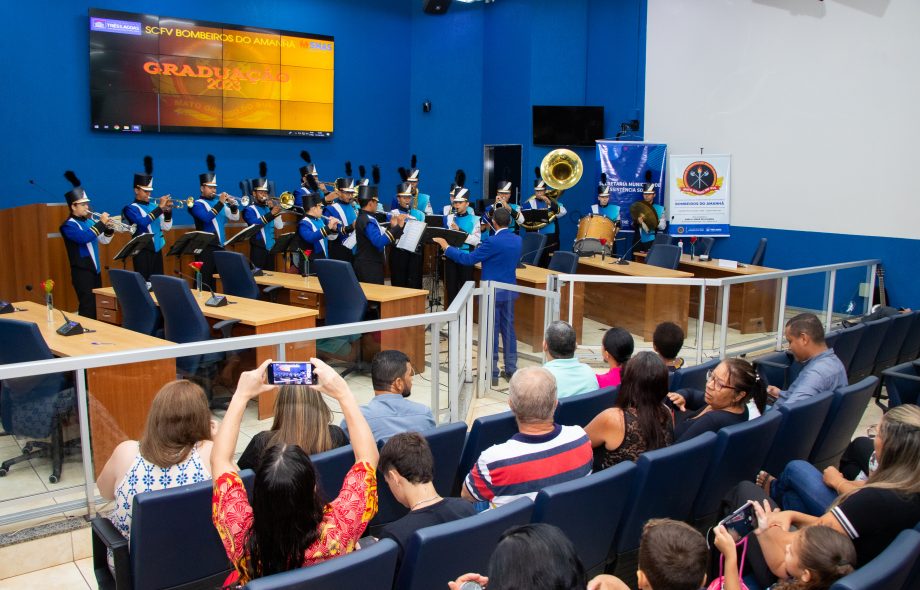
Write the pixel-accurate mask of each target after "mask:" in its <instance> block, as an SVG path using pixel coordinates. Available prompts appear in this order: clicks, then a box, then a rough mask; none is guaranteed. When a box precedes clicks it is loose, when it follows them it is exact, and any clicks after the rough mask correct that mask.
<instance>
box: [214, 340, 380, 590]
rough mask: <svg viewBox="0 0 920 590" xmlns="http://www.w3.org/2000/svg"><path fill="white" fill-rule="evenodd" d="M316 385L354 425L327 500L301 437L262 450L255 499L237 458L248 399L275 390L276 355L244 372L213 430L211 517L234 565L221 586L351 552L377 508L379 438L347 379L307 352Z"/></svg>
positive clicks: (351, 424) (241, 583)
mask: <svg viewBox="0 0 920 590" xmlns="http://www.w3.org/2000/svg"><path fill="white" fill-rule="evenodd" d="M310 361H311V362H312V363H313V367H314V369H313V375H314V377H315V378H316V380H317V384H316V385H315V387H316V389H318V390H319V391H321V392H322V393H325V394H326V395H329V396H331V397H332V398H334V399H335V400H336V401H338V402H339V405H340V406H341V408H342V413H343V414H345V421H346V422H347V423H348V426H349V431H350V432H351V446H352V447H353V449H354V453H355V464H354V466H353V467H352V468H351V469H350V470H349V471H348V473H347V474H346V476H345V481H344V482H343V483H342V489H341V491H340V492H339V495H338V497H337V498H336V499H335V500H333V501H332V502H330V503H329V504H326V505H325V506H324V505H323V503H322V501H321V500H320V498H319V497H318V495H317V490H316V487H317V481H316V471H315V470H314V468H313V463H311V462H310V457H309V456H308V455H307V454H306V453H305V452H304V451H303V449H301V448H300V447H299V446H297V445H293V444H279V445H274V446H271V447H268V448H267V449H265V451H264V452H263V454H262V460H261V461H260V462H259V469H258V471H256V476H255V482H254V484H253V486H254V489H253V500H252V503H251V504H250V502H249V498H248V496H247V494H246V489H245V488H244V486H243V481H242V480H241V479H240V476H239V474H238V473H237V471H236V466H235V465H234V464H233V452H234V449H235V448H236V442H237V438H238V436H239V430H240V422H241V421H242V419H243V410H244V409H245V408H246V404H247V403H248V402H249V401H250V400H253V399H255V398H257V397H258V396H259V395H260V394H262V393H266V392H268V391H272V390H274V389H275V387H274V386H271V385H268V384H267V383H266V374H265V370H266V367H268V364H269V363H270V362H271V360H267V361H265V362H264V363H262V365H261V366H259V367H258V368H257V369H255V370H253V371H246V372H244V373H243V374H241V375H240V380H239V383H238V384H237V387H236V392H234V394H233V398H232V399H231V400H230V407H229V408H227V413H226V414H225V415H224V421H223V422H222V423H221V425H220V428H219V429H218V431H217V435H216V436H215V437H214V449H213V450H212V451H211V473H213V474H214V475H215V479H214V499H213V522H214V526H215V527H216V528H217V532H218V533H219V534H220V538H221V540H223V543H224V548H225V550H226V551H227V557H229V558H230V562H231V563H232V565H233V568H234V571H233V572H231V574H230V576H229V577H228V578H227V580H226V582H225V583H224V586H230V585H235V584H239V585H245V584H246V583H248V582H249V581H250V580H252V579H253V578H260V577H262V576H268V575H271V574H275V573H279V572H283V571H287V570H291V569H296V568H299V567H302V566H306V565H313V564H315V563H319V562H322V561H325V560H327V559H330V558H332V557H336V556H338V555H343V554H345V553H349V552H351V551H352V550H353V549H354V548H355V543H356V542H357V541H358V539H359V538H360V537H361V535H362V534H363V533H364V529H365V528H366V527H367V523H368V522H369V521H370V520H371V519H372V518H373V517H374V515H375V514H376V513H377V476H376V472H375V471H374V470H375V468H376V466H377V457H378V456H377V444H376V441H375V440H374V436H373V434H372V433H371V429H370V427H369V426H368V425H367V420H365V419H364V416H363V415H362V414H361V410H360V409H359V407H358V402H357V401H356V400H355V397H354V395H353V394H352V392H351V390H350V389H349V388H348V384H347V383H345V380H344V379H342V377H341V376H339V374H338V373H336V372H335V370H334V369H332V368H331V367H330V366H329V365H327V364H326V363H324V362H322V361H321V360H319V359H315V358H314V359H310Z"/></svg>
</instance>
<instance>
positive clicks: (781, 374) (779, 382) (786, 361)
mask: <svg viewBox="0 0 920 590" xmlns="http://www.w3.org/2000/svg"><path fill="white" fill-rule="evenodd" d="M754 366H755V367H756V368H757V370H758V371H763V373H764V375H765V376H766V378H767V383H768V384H769V385H775V386H777V387H779V388H780V389H785V388H787V387H788V386H789V384H790V383H792V382H793V381H795V378H796V377H798V376H799V373H800V372H801V371H802V366H803V365H802V363H800V362H798V361H797V360H795V357H793V356H792V353H791V352H788V351H785V350H781V351H779V352H773V353H770V354H766V355H764V356H761V357H758V358H757V359H756V360H755V361H754ZM844 366H846V365H844Z"/></svg>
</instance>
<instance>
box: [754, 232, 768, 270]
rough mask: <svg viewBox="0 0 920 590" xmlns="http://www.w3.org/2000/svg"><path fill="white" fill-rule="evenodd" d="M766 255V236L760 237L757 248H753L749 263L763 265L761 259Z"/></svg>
mask: <svg viewBox="0 0 920 590" xmlns="http://www.w3.org/2000/svg"><path fill="white" fill-rule="evenodd" d="M766 255H767V238H760V242H758V243H757V249H756V250H754V255H753V256H751V265H752V266H763V259H764V257H765V256H766Z"/></svg>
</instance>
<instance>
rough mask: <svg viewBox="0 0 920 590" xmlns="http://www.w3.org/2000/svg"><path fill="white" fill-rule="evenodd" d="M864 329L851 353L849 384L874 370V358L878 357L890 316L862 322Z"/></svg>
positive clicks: (860, 379) (848, 373)
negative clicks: (853, 352)
mask: <svg viewBox="0 0 920 590" xmlns="http://www.w3.org/2000/svg"><path fill="white" fill-rule="evenodd" d="M863 325H864V326H865V327H866V331H865V332H863V335H862V338H860V340H859V347H858V348H857V349H856V354H855V355H853V362H852V363H850V368H849V370H848V371H847V376H848V377H849V378H850V384H853V383H856V382H858V381H862V380H863V379H865V378H866V377H868V376H869V375H871V374H872V372H873V371H874V370H875V359H876V358H877V357H878V353H879V350H880V349H881V347H882V342H883V341H884V340H885V336H886V335H887V334H888V328H889V326H890V325H891V319H890V318H882V319H880V320H873V321H871V322H863Z"/></svg>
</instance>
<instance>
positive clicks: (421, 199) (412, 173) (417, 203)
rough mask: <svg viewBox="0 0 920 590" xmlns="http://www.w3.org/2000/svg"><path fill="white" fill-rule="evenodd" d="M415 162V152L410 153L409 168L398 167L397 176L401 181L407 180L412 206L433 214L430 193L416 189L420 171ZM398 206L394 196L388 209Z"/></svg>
mask: <svg viewBox="0 0 920 590" xmlns="http://www.w3.org/2000/svg"><path fill="white" fill-rule="evenodd" d="M417 162H418V160H417V158H416V157H415V154H412V162H411V164H410V165H409V169H408V170H406V169H405V168H400V169H399V177H400V178H401V179H402V181H403V182H408V183H409V186H410V187H411V189H412V208H413V209H418V210H419V211H421V212H422V213H425V214H427V215H433V214H434V209H432V208H431V195H429V194H427V193H420V192H419V190H418V181H419V174H420V173H421V171H420V170H419V169H418V168H416V164H417ZM398 206H399V205H398V203H397V202H396V199H395V198H394V199H393V201H392V202H391V203H390V209H395V208H396V207H398Z"/></svg>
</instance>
